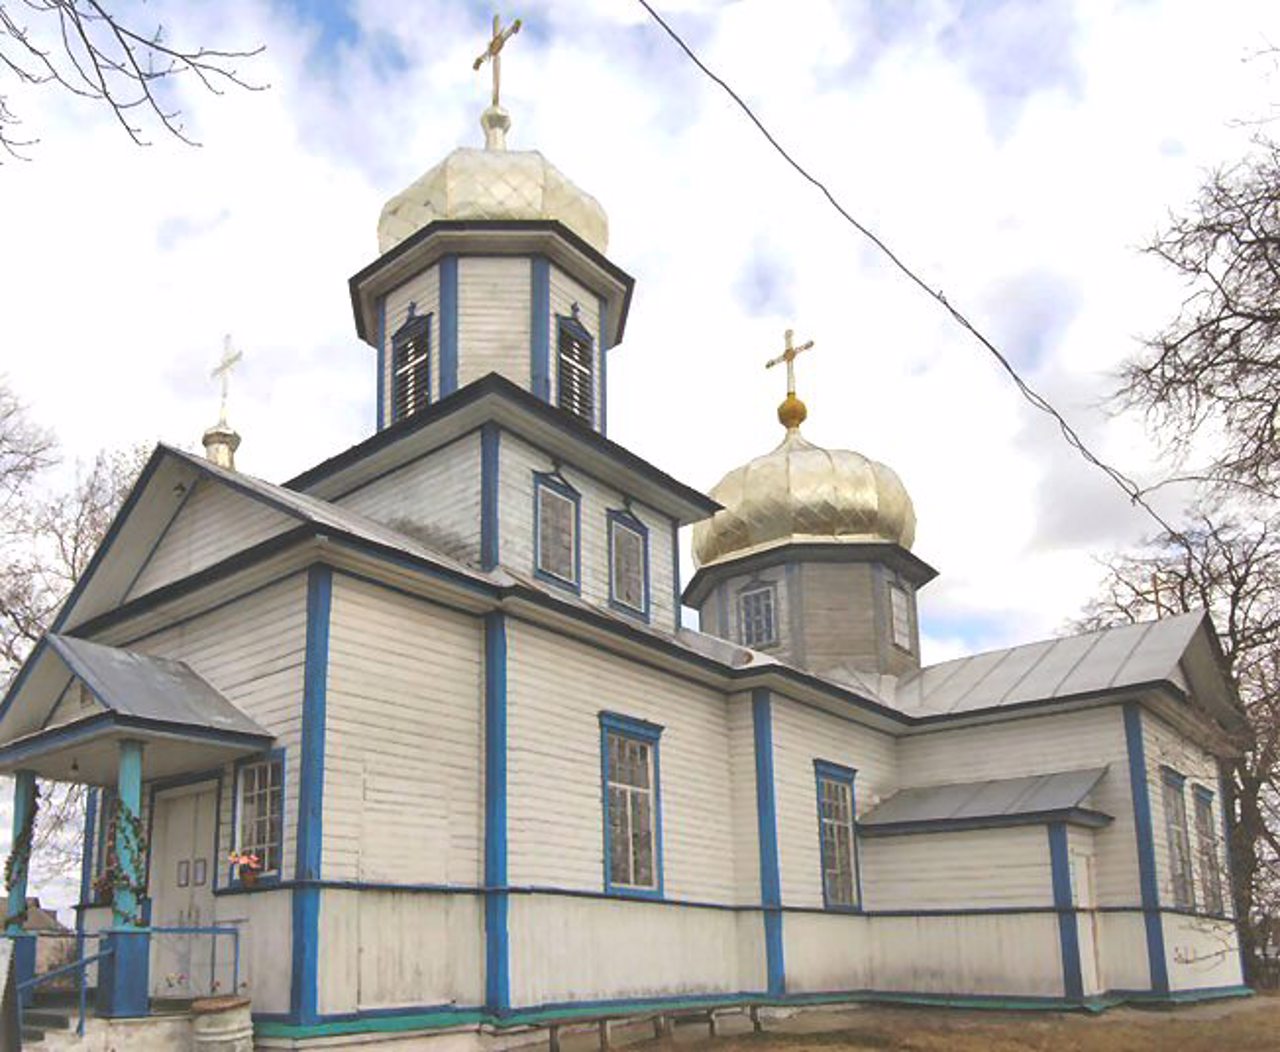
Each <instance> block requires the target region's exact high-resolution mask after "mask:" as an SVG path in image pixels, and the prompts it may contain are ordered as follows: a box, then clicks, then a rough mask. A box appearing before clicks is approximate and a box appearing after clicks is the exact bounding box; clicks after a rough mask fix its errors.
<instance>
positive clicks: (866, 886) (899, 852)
mask: <svg viewBox="0 0 1280 1052" xmlns="http://www.w3.org/2000/svg"><path fill="white" fill-rule="evenodd" d="M859 848H860V850H861V855H862V858H861V862H862V893H863V898H864V901H865V902H866V906H867V908H868V909H873V910H912V909H926V910H928V909H967V908H982V907H987V906H1032V907H1038V906H1052V905H1053V876H1052V873H1051V872H1050V869H1049V837H1048V835H1047V834H1046V832H1045V827H1044V826H1043V825H1035V826H1016V827H1012V828H1007V829H972V830H965V831H963V832H953V833H927V834H916V835H909V836H893V837H875V838H872V839H863V840H862V841H860V843H859Z"/></svg>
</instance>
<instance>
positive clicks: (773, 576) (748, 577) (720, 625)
mask: <svg viewBox="0 0 1280 1052" xmlns="http://www.w3.org/2000/svg"><path fill="white" fill-rule="evenodd" d="M762 584H771V585H773V586H774V595H775V596H776V598H777V602H778V605H777V609H775V610H774V612H773V622H774V626H775V627H776V629H777V633H778V642H777V643H775V644H774V645H773V646H767V647H757V648H756V649H758V650H760V651H762V652H763V653H766V654H774V655H776V656H777V657H778V658H780V659H781V660H783V661H793V662H795V663H796V664H799V665H802V664H803V658H802V653H803V632H802V630H801V622H800V611H799V609H798V608H797V607H795V605H794V600H795V589H794V588H793V587H791V585H792V584H793V580H792V579H791V577H789V575H788V574H787V572H786V569H785V567H782V566H769V567H766V568H765V569H763V570H760V571H758V572H756V573H751V574H738V575H736V576H734V577H730V578H729V579H728V580H726V581H724V582H723V583H722V584H721V585H720V586H719V587H718V588H716V589H714V590H713V591H712V592H711V594H710V595H709V596H708V597H707V600H706V602H704V603H703V604H702V611H701V618H702V620H701V624H702V631H704V632H707V633H708V634H710V635H716V636H719V637H720V638H721V639H727V640H729V641H730V642H733V643H739V644H741V642H742V624H741V617H740V611H739V608H738V595H739V593H741V592H742V591H743V590H744V589H746V588H750V587H752V586H755V585H762Z"/></svg>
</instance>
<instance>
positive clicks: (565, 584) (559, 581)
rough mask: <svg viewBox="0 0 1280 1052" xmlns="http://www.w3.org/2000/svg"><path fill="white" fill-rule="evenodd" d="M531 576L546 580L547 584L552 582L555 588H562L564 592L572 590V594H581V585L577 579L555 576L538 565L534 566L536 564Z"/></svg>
mask: <svg viewBox="0 0 1280 1052" xmlns="http://www.w3.org/2000/svg"><path fill="white" fill-rule="evenodd" d="M533 576H534V577H536V578H537V579H538V580H539V581H546V582H547V584H553V585H555V586H556V587H557V588H562V589H564V590H565V591H566V592H572V593H573V594H574V595H581V594H582V585H581V584H579V583H578V582H577V581H568V580H565V578H563V577H557V576H556V575H555V574H553V573H549V572H548V571H546V570H543V569H541V568H539V567H536V566H535V567H534V569H533Z"/></svg>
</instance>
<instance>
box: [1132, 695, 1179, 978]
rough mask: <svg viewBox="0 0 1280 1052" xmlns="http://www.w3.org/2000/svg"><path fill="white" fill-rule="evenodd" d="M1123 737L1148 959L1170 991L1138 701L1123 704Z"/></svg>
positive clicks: (1151, 970)
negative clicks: (1136, 843)
mask: <svg viewBox="0 0 1280 1052" xmlns="http://www.w3.org/2000/svg"><path fill="white" fill-rule="evenodd" d="M1124 739H1125V747H1126V749H1127V750H1128V754H1129V792H1130V794H1131V795H1132V797H1133V824H1134V830H1135V834H1136V836H1137V841H1138V880H1139V884H1140V887H1141V889H1142V916H1143V920H1144V921H1145V923H1146V929H1147V962H1148V967H1149V969H1150V972H1151V989H1152V990H1153V991H1154V992H1156V993H1162V994H1163V993H1168V992H1169V966H1168V962H1167V961H1166V960H1165V953H1164V927H1163V925H1162V922H1161V919H1160V887H1159V885H1158V883H1157V882H1156V845H1155V831H1154V829H1153V828H1152V824H1151V793H1150V787H1149V786H1148V784H1147V751H1146V746H1145V744H1144V742H1143V740H1142V709H1141V707H1140V706H1139V705H1138V703H1137V702H1136V701H1127V702H1125V704H1124Z"/></svg>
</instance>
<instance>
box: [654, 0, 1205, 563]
mask: <svg viewBox="0 0 1280 1052" xmlns="http://www.w3.org/2000/svg"><path fill="white" fill-rule="evenodd" d="M637 2H638V3H639V4H640V6H641V7H643V8H644V9H645V10H646V11H647V12H648V13H649V16H650V17H651V18H652V19H653V20H654V21H655V22H656V23H657V24H658V25H659V26H661V27H662V29H663V31H664V32H665V33H666V34H667V36H669V37H670V38H671V39H672V40H674V41H675V43H676V45H677V46H678V47H679V48H680V50H681V51H683V52H684V53H685V55H687V56H688V58H689V60H690V61H691V62H692V63H693V64H694V65H695V66H697V67H698V69H700V70H701V71H702V72H703V73H704V74H705V75H706V76H707V77H708V78H710V79H711V80H712V81H714V82H715V83H716V84H718V85H719V86H720V87H721V88H722V89H723V90H724V92H725V94H727V95H728V96H729V98H731V99H732V100H733V101H734V102H735V103H737V105H738V108H739V109H740V110H742V112H743V113H745V114H746V115H747V119H748V120H750V121H751V123H752V124H754V125H755V126H756V129H757V130H758V131H759V132H760V134H761V135H763V136H764V137H765V139H767V140H768V142H769V145H770V146H772V147H773V148H774V150H776V151H777V152H778V154H779V155H780V156H781V157H782V159H783V160H784V161H786V162H787V164H789V165H790V166H791V167H792V168H794V169H795V170H796V172H797V173H798V174H799V175H800V177H801V178H803V179H804V180H805V181H806V182H808V183H810V184H811V185H813V186H814V187H816V188H817V189H818V191H819V192H821V194H822V196H823V197H825V198H826V199H827V201H828V203H829V204H830V205H831V207H832V208H834V209H835V210H836V211H837V212H838V213H839V214H840V216H841V218H843V219H844V220H845V222H847V223H848V224H849V225H850V226H852V227H853V228H854V229H855V230H857V231H858V233H860V234H861V235H862V236H863V237H865V238H866V239H867V240H868V241H870V242H871V243H872V244H873V245H875V246H876V248H878V249H879V250H880V252H881V253H883V255H884V256H886V257H887V258H888V260H889V261H890V262H891V263H892V264H893V265H894V266H895V267H897V269H898V270H899V271H900V272H901V273H902V274H903V275H905V276H906V277H907V278H908V279H909V280H910V281H911V282H912V283H913V284H914V285H916V286H917V287H919V288H920V289H921V290H922V291H923V292H924V293H925V294H926V295H928V296H929V297H930V298H931V299H933V300H934V301H935V302H937V303H938V304H940V305H941V306H942V308H943V309H944V310H945V311H946V312H947V313H948V314H949V315H951V318H952V320H953V321H955V322H956V323H957V324H959V325H960V326H961V328H963V329H964V330H965V331H966V332H968V333H969V335H970V336H972V337H973V338H974V339H975V340H977V341H978V343H980V344H981V345H982V346H983V347H984V348H985V349H986V350H987V351H988V352H989V353H990V354H991V355H992V357H994V358H995V360H996V361H997V362H998V363H999V365H1000V367H1001V368H1002V369H1004V371H1005V372H1006V373H1008V375H1009V378H1010V379H1011V380H1013V382H1014V385H1015V386H1016V387H1017V388H1018V391H1019V392H1020V393H1021V394H1022V397H1023V398H1025V399H1026V400H1027V401H1028V402H1029V403H1030V404H1031V405H1032V406H1034V407H1035V408H1036V409H1038V410H1040V412H1042V413H1045V414H1046V415H1048V416H1050V417H1051V418H1052V419H1053V420H1054V422H1055V423H1057V425H1058V429H1059V430H1060V431H1061V432H1062V437H1063V438H1064V439H1065V440H1066V442H1067V444H1068V445H1070V446H1071V447H1072V448H1073V449H1074V450H1076V452H1077V453H1079V454H1080V456H1082V457H1083V458H1084V459H1085V460H1086V461H1087V462H1088V463H1090V464H1092V465H1093V466H1094V467H1096V468H1098V469H1099V470H1101V471H1102V472H1103V473H1104V474H1105V475H1106V476H1107V477H1108V478H1109V479H1110V480H1111V481H1112V482H1113V483H1115V484H1116V485H1117V486H1118V487H1119V488H1120V489H1121V491H1123V493H1124V495H1125V496H1126V497H1128V498H1129V502H1130V503H1131V504H1135V505H1137V506H1138V507H1140V508H1142V509H1143V510H1144V511H1145V512H1146V513H1147V514H1148V515H1150V516H1151V518H1153V519H1154V520H1155V521H1156V522H1157V523H1158V524H1159V525H1160V527H1161V528H1162V529H1163V530H1164V531H1165V532H1166V533H1168V534H1169V535H1171V536H1173V537H1175V538H1178V537H1182V534H1181V532H1180V531H1178V530H1177V529H1175V528H1174V527H1173V526H1172V525H1170V524H1169V523H1168V522H1167V521H1166V520H1165V518H1164V516H1162V515H1161V514H1160V513H1159V512H1158V511H1156V509H1155V508H1153V507H1152V506H1151V504H1150V503H1148V501H1147V500H1146V498H1145V497H1144V496H1143V490H1142V489H1141V488H1140V487H1139V486H1138V485H1137V483H1135V482H1134V481H1133V480H1132V479H1131V478H1129V477H1128V476H1127V475H1125V474H1124V473H1123V472H1122V471H1120V470H1119V469H1118V468H1114V467H1112V466H1111V465H1110V464H1108V463H1106V462H1105V461H1104V460H1102V459H1101V458H1100V457H1099V456H1098V455H1097V454H1095V453H1094V452H1093V450H1091V449H1090V448H1089V446H1088V444H1087V443H1086V442H1085V441H1084V439H1083V438H1081V437H1080V434H1079V432H1077V431H1076V429H1075V428H1074V427H1072V426H1071V424H1070V423H1069V422H1068V421H1067V419H1066V417H1064V416H1063V415H1062V414H1061V413H1060V412H1058V410H1057V409H1056V408H1055V407H1054V406H1053V404H1052V403H1050V401H1049V400H1048V399H1047V398H1045V396H1044V395H1042V394H1040V393H1039V392H1038V391H1036V390H1035V389H1034V388H1033V387H1032V386H1031V385H1030V384H1028V383H1027V381H1025V380H1024V379H1023V378H1022V377H1021V376H1020V375H1019V374H1018V370H1017V369H1016V368H1014V366H1013V364H1012V363H1011V362H1010V361H1009V359H1008V358H1007V357H1005V355H1004V354H1003V353H1002V352H1001V351H1000V349H999V348H998V347H997V346H996V345H995V344H994V343H992V341H991V340H989V339H988V338H987V337H986V336H985V335H984V334H983V333H982V331H981V330H979V329H978V327H977V326H976V325H974V324H973V322H971V321H970V320H969V319H968V318H967V317H966V316H965V315H964V314H963V313H961V311H959V310H958V309H957V308H956V307H954V306H952V304H951V302H950V300H948V299H947V297H946V296H945V295H944V294H943V293H942V291H941V290H940V289H935V288H933V287H932V286H931V285H930V284H929V283H928V282H926V281H925V280H924V279H923V278H922V277H920V275H919V274H917V273H916V272H915V271H914V270H912V269H911V268H910V267H909V266H908V265H907V264H906V263H905V262H903V260H902V259H901V258H900V257H899V256H898V255H897V253H895V252H894V251H893V250H892V249H891V248H890V247H889V246H888V245H887V244H885V242H884V241H883V240H881V238H880V237H879V236H877V235H876V234H875V233H874V232H873V231H872V230H870V229H869V228H868V227H867V226H866V225H865V224H864V223H861V222H859V221H858V220H857V219H856V218H855V217H854V216H853V215H852V214H851V213H850V212H849V210H848V209H846V208H845V207H844V205H842V204H841V203H840V202H839V201H838V200H837V199H836V196H835V195H834V194H833V193H832V192H831V191H830V190H829V189H828V188H827V186H826V184H825V183H823V182H822V180H820V179H818V178H817V177H816V176H814V175H812V174H811V173H810V172H809V171H808V169H806V168H805V167H804V165H802V164H801V163H800V162H799V161H797V160H796V159H795V158H794V157H792V156H791V154H790V153H788V152H787V150H786V148H785V147H784V146H783V145H782V144H781V143H779V142H778V140H777V139H776V138H775V137H774V136H773V133H772V132H770V131H769V129H768V128H766V127H765V126H764V123H763V122H762V121H761V120H760V118H759V117H757V116H756V115H755V113H754V112H753V111H752V109H751V107H750V106H748V105H747V103H746V102H744V101H743V99H742V97H741V96H740V95H739V94H738V93H737V92H736V91H734V90H733V88H731V87H730V86H729V85H728V84H727V83H726V82H725V81H724V79H723V78H722V77H720V76H718V75H717V74H716V73H714V72H713V71H712V70H711V69H709V68H708V67H707V64H706V63H705V62H703V61H702V59H700V58H699V57H698V56H697V54H695V53H694V51H693V49H692V48H691V47H690V46H689V45H688V44H686V43H685V42H684V40H683V39H682V38H681V36H680V34H679V33H677V32H676V31H675V30H674V29H672V28H671V26H670V25H669V24H668V23H667V22H666V20H665V19H664V18H663V17H662V16H661V15H660V14H658V12H657V11H655V10H654V9H653V7H652V6H651V5H650V4H649V2H648V0H637Z"/></svg>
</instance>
